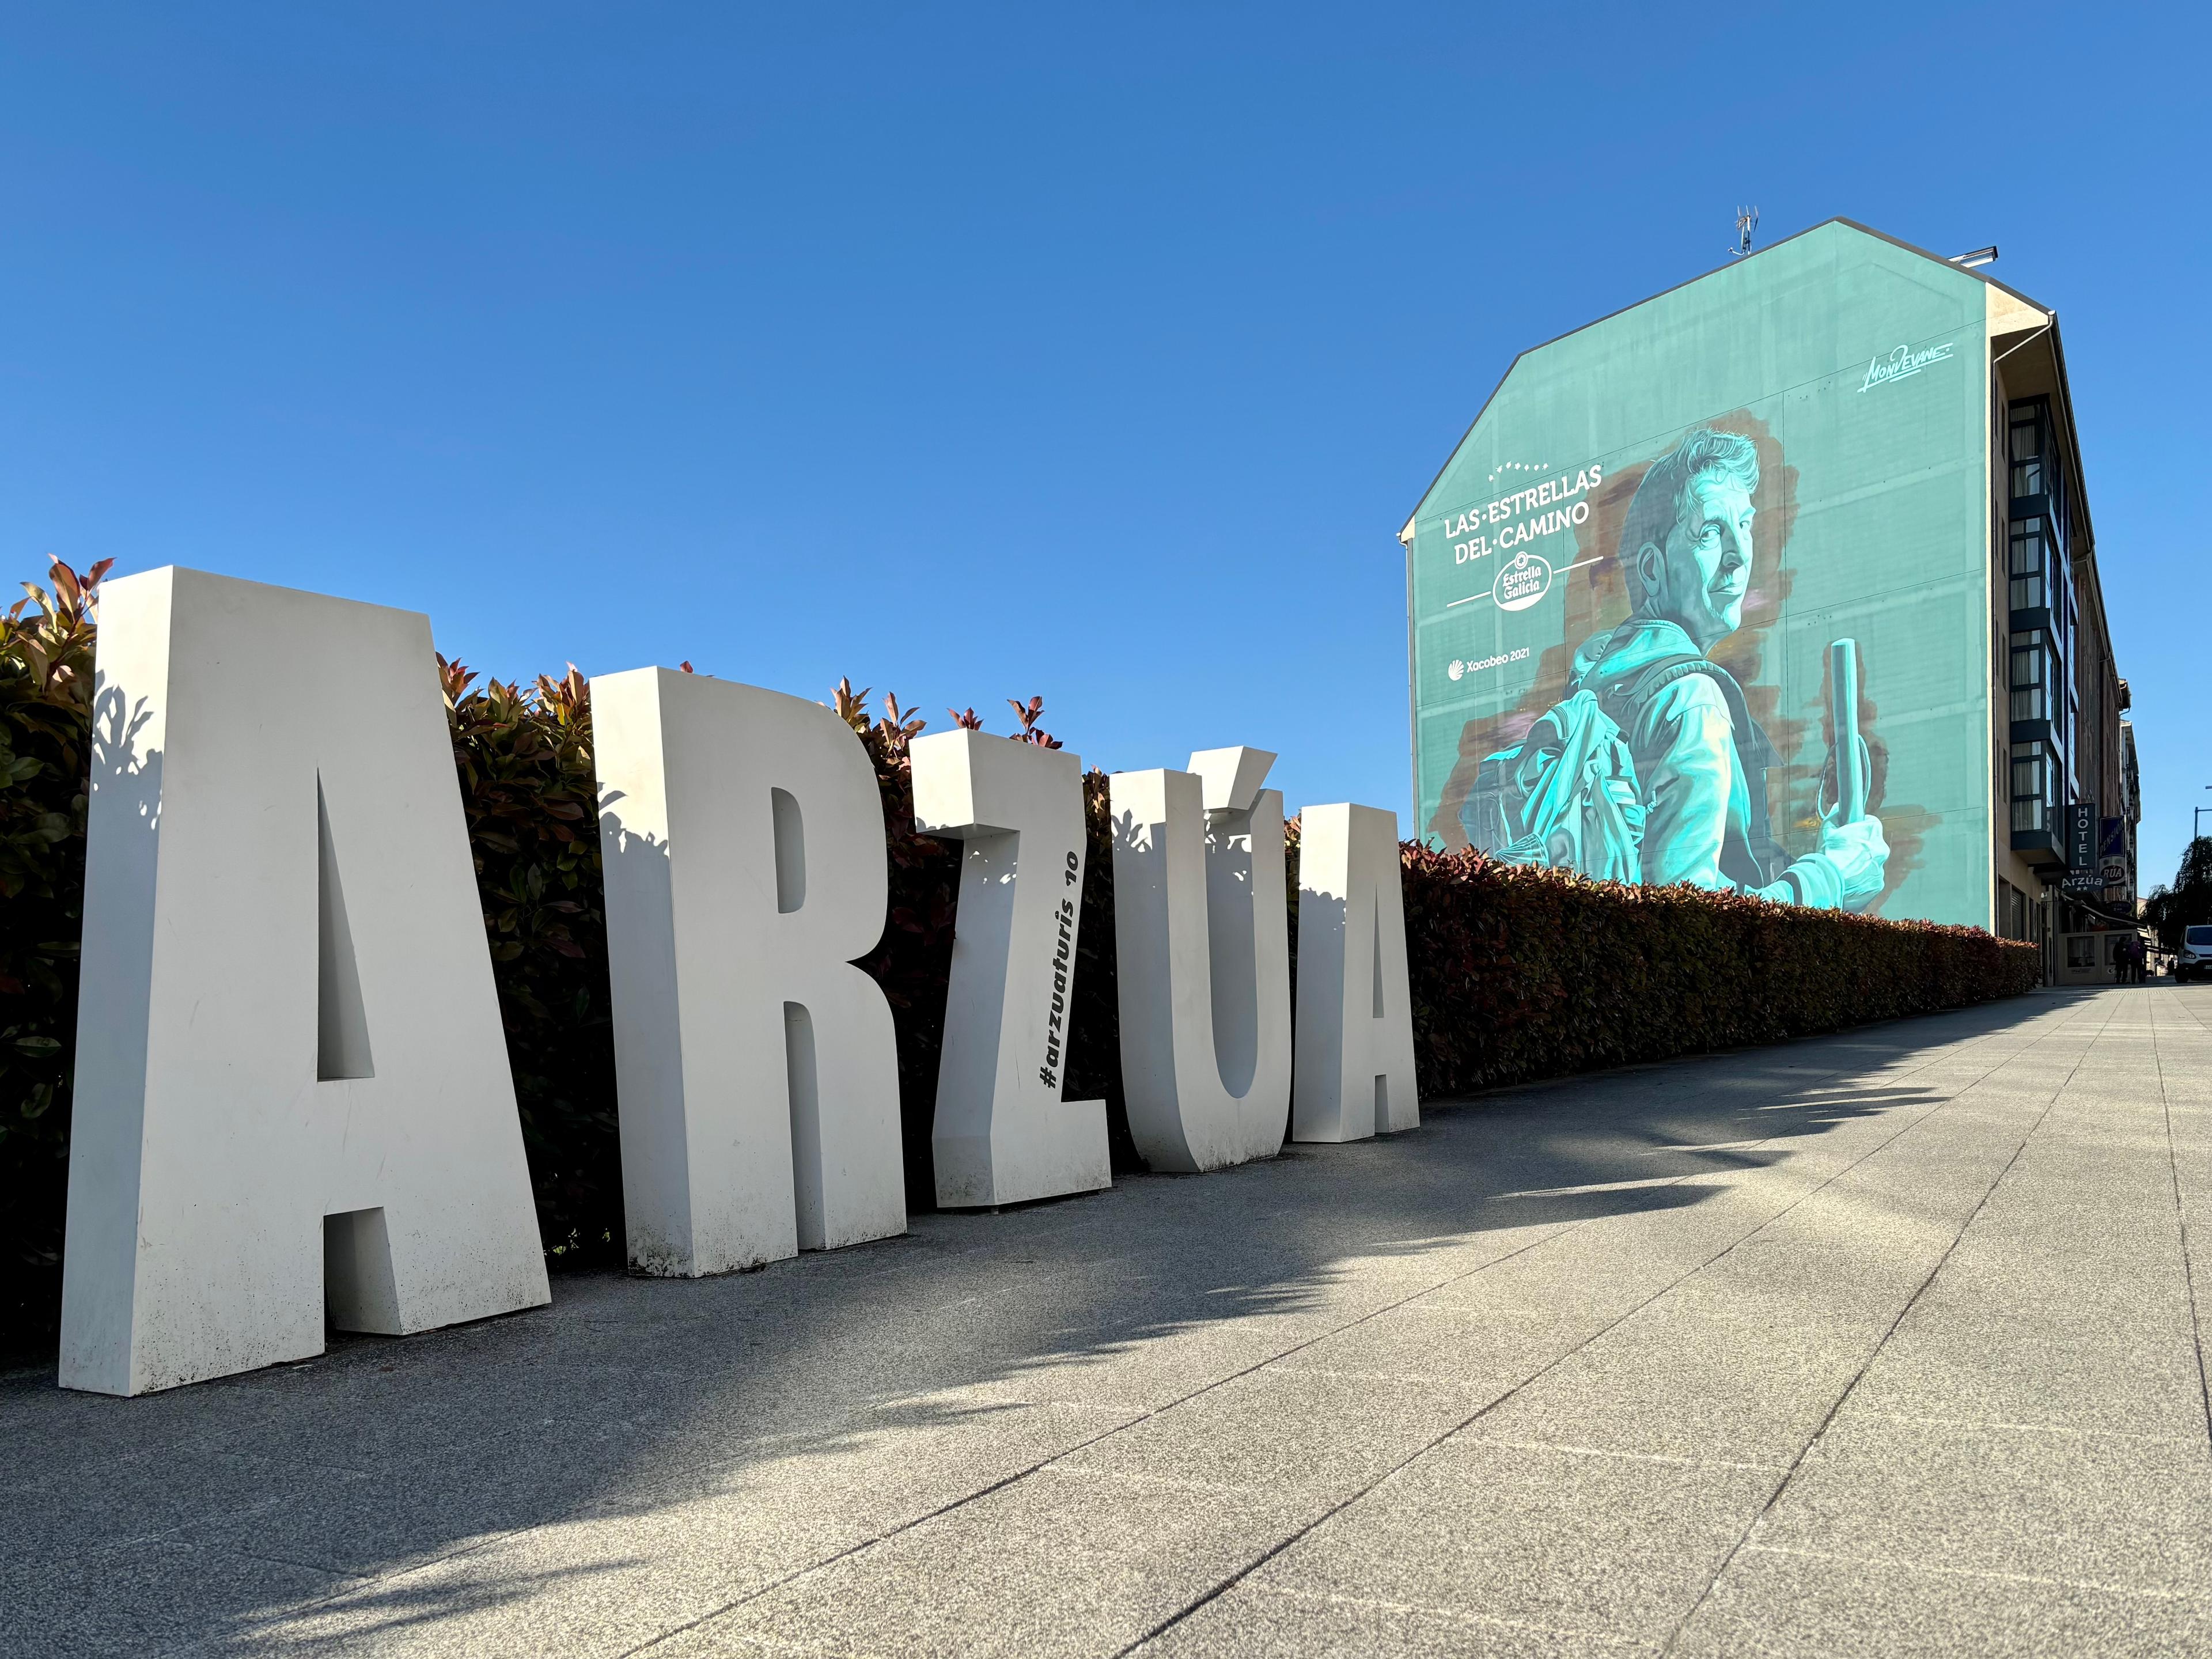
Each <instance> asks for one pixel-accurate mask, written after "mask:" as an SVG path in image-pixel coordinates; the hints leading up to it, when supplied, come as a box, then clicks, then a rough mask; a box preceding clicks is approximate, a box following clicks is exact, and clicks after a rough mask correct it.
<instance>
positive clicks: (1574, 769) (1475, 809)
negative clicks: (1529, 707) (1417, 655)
mask: <svg viewBox="0 0 2212 1659" xmlns="http://www.w3.org/2000/svg"><path fill="white" fill-rule="evenodd" d="M1688 674H1703V675H1705V676H1706V677H1707V678H1710V679H1711V680H1712V681H1713V682H1714V683H1715V684H1717V685H1718V686H1719V687H1720V690H1721V695H1722V696H1723V697H1724V698H1725V699H1726V700H1727V702H1728V708H1729V720H1730V721H1731V723H1732V724H1733V726H1734V727H1735V746H1736V757H1737V759H1738V760H1739V761H1740V762H1741V764H1742V767H1743V773H1744V782H1745V784H1746V785H1747V793H1748V794H1749V798H1750V818H1751V822H1750V824H1749V830H1750V833H1749V834H1748V836H1747V837H1746V841H1747V843H1748V844H1747V848H1746V850H1747V852H1748V854H1749V855H1750V858H1751V861H1752V864H1753V869H1752V870H1750V871H1749V872H1746V873H1747V875H1748V876H1749V877H1750V878H1751V880H1750V884H1751V885H1754V886H1757V885H1761V884H1765V882H1767V881H1769V880H1771V879H1772V878H1774V877H1775V876H1776V875H1778V873H1779V872H1780V871H1781V869H1782V867H1783V866H1784V865H1785V864H1787V863H1788V862H1789V860H1788V856H1787V854H1785V853H1784V850H1783V848H1782V846H1781V844H1780V843H1779V842H1777V841H1776V840H1775V839H1774V836H1773V835H1772V832H1771V829H1770V827H1769V825H1768V822H1767V814H1766V769H1767V768H1768V767H1770V766H1772V765H1774V764H1775V763H1777V761H1778V759H1779V757H1778V756H1777V755H1776V753H1775V751H1774V746H1773V744H1771V742H1769V741H1768V739H1767V736H1766V733H1765V732H1763V731H1761V730H1760V729H1759V723H1758V722H1757V721H1756V720H1753V719H1752V717H1751V710H1750V708H1749V707H1748V706H1747V704H1746V703H1745V701H1744V696H1743V688H1742V687H1741V686H1740V685H1738V684H1736V683H1735V676H1733V675H1731V674H1730V673H1729V671H1728V670H1726V669H1725V668H1723V667H1722V666H1721V665H1719V664H1718V663H1717V662H1715V661H1714V660H1713V659H1711V658H1710V657H1705V656H1698V655H1694V654H1689V655H1680V656H1672V657H1662V658H1661V659H1659V660H1658V661H1656V662H1654V663H1652V664H1651V665H1650V666H1648V667H1647V668H1645V669H1644V671H1642V672H1641V673H1639V674H1638V675H1636V676H1635V677H1634V678H1633V679H1631V680H1628V681H1627V682H1626V683H1625V684H1616V685H1614V686H1613V687H1612V688H1611V689H1610V690H1607V692H1605V693H1604V694H1603V695H1601V694H1599V693H1597V692H1595V691H1593V690H1590V689H1589V688H1588V687H1587V686H1580V685H1578V686H1577V688H1576V689H1575V690H1573V691H1572V692H1571V693H1570V694H1569V695H1568V696H1566V697H1565V699H1564V700H1563V701H1561V702H1557V703H1554V704H1553V706H1552V707H1551V708H1548V709H1547V710H1545V712H1544V713H1543V714H1542V715H1541V716H1540V717H1539V718H1538V719H1537V720H1536V723H1535V724H1534V726H1530V727H1529V728H1528V736H1527V737H1525V738H1522V740H1521V742H1520V743H1518V744H1515V745H1514V746H1513V747H1512V748H1510V749H1502V750H1498V752H1497V753H1495V754H1492V755H1486V756H1485V757H1483V761H1482V764H1481V767H1480V769H1478V770H1477V772H1476V773H1475V778H1474V788H1473V789H1471V790H1470V791H1469V792H1468V797H1467V800H1466V803H1465V805H1462V807H1461V808H1460V823H1461V826H1462V828H1463V829H1465V830H1466V831H1467V839H1468V845H1469V846H1471V847H1473V848H1476V849H1477V850H1478V851H1480V852H1483V853H1486V854H1489V855H1490V856H1491V857H1492V858H1494V859H1497V860H1499V861H1501V862H1503V863H1506V864H1535V865H1548V866H1552V867H1553V869H1559V870H1573V871H1577V872H1580V873H1581V874H1583V875H1585V876H1589V877H1592V878H1595V879H1596V880H1599V881H1621V882H1631V883H1640V882H1642V880H1643V879H1644V791H1643V789H1642V788H1641V787H1640V786H1639V784H1638V780H1637V776H1636V760H1635V757H1634V756H1633V755H1632V753H1631V752H1630V750H1629V746H1628V738H1627V733H1629V732H1633V731H1634V730H1635V729H1636V723H1637V721H1638V720H1641V719H1642V718H1643V716H1644V709H1645V708H1647V707H1649V706H1650V702H1651V700H1652V698H1654V697H1656V696H1658V695H1659V693H1660V692H1661V691H1662V690H1664V689H1665V688H1666V687H1668V686H1669V685H1672V684H1674V682H1675V681H1676V680H1679V679H1680V678H1683V677H1684V676H1685V675H1688Z"/></svg>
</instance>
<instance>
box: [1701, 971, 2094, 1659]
mask: <svg viewBox="0 0 2212 1659" xmlns="http://www.w3.org/2000/svg"><path fill="white" fill-rule="evenodd" d="M2073 1023H2074V1021H2073V1019H2072V1018H2069V1019H2067V1020H2065V1021H2063V1022H2062V1023H2061V1024H2060V1026H2059V1030H2060V1031H2063V1030H2065V1029H2066V1028H2067V1026H2069V1025H2071V1024H2073ZM2110 1024H2112V1014H2111V1013H2110V1012H2107V1013H2106V1018H2105V1023H2104V1024H2103V1025H2100V1026H2099V1027H2098V1028H2097V1030H2096V1032H2095V1033H2094V1034H2093V1036H2091V1037H2090V1038H2089V1040H2088V1042H2087V1043H2085V1044H2084V1045H2083V1046H2082V1049H2081V1054H2080V1055H2079V1056H2077V1057H2076V1058H2075V1061H2074V1064H2073V1065H2072V1066H2070V1067H2069V1069H2068V1071H2067V1073H2066V1075H2065V1077H2064V1078H2063V1079H2061V1080H2060V1082H2059V1085H2058V1086H2057V1088H2056V1089H2054V1090H2052V1091H2051V1098H2050V1099H2049V1100H2048V1101H2046V1102H2045V1103H2044V1106H2043V1109H2042V1110H2041V1111H2039V1112H2038V1113H2037V1114H2036V1115H2035V1121H2034V1122H2033V1123H2031V1124H2029V1125H2028V1127H2027V1132H2026V1133H2023V1134H2022V1135H2021V1138H2020V1144H2019V1145H2018V1146H2015V1147H2014V1148H2013V1150H2012V1156H2011V1157H2009V1158H2007V1159H2006V1160H2005V1162H2004V1167H2003V1168H2002V1169H2001V1170H1998V1171H1997V1173H1996V1176H1995V1178H1994V1179H1992V1180H1991V1181H1990V1184H1989V1185H1988V1186H1987V1187H1986V1188H1984V1189H1983V1192H1982V1195H1981V1198H1980V1200H1978V1201H1977V1202H1976V1204H1975V1206H1974V1207H1973V1209H1972V1212H1969V1213H1968V1215H1967V1217H1966V1220H1965V1221H1963V1222H1961V1223H1960V1226H1959V1230H1958V1231H1957V1232H1955V1233H1954V1234H1953V1235H1952V1237H1951V1242H1950V1243H1948V1244H1947V1245H1945V1246H1944V1247H1943V1252H1942V1255H1940V1256H1938V1257H1937V1258H1936V1265H1935V1266H1934V1267H1930V1268H1929V1270H1928V1275H1927V1277H1926V1278H1924V1279H1922V1280H1921V1281H1920V1285H1919V1287H1918V1288H1917V1289H1916V1290H1915V1291H1913V1292H1912V1294H1911V1296H1910V1297H1907V1298H1906V1299H1905V1305H1904V1306H1903V1307H1902V1308H1899V1310H1898V1311H1897V1317H1896V1318H1894V1319H1893V1320H1891V1321H1890V1322H1889V1327H1888V1328H1887V1330H1885V1331H1884V1332H1883V1333H1882V1335H1881V1340H1880V1341H1878V1342H1876V1343H1875V1346H1874V1348H1873V1350H1872V1352H1869V1353H1868V1355H1867V1356H1866V1358H1864V1359H1863V1360H1862V1361H1861V1362H1860V1364H1859V1367H1858V1370H1857V1372H1856V1373H1855V1374H1854V1375H1853V1376H1852V1377H1851V1380H1850V1383H1847V1384H1846V1385H1845V1386H1844V1389H1843V1391H1842V1392H1841V1393H1840V1394H1838V1395H1837V1396H1836V1398H1835V1401H1834V1402H1833V1403H1832V1405H1830V1406H1829V1407H1828V1413H1827V1415H1826V1417H1824V1418H1822V1419H1820V1427H1819V1428H1817V1429H1815V1430H1814V1431H1813V1433H1812V1437H1810V1438H1809V1439H1808V1440H1807V1441H1806V1442H1805V1443H1804V1444H1803V1445H1802V1446H1800V1447H1799V1448H1798V1449H1797V1455H1796V1457H1795V1458H1794V1459H1792V1460H1791V1462H1790V1469H1789V1472H1788V1473H1787V1474H1784V1476H1783V1477H1782V1479H1781V1480H1780V1481H1779V1482H1778V1484H1777V1485H1776V1486H1775V1488H1774V1490H1773V1491H1772V1492H1770V1493H1769V1494H1767V1498H1766V1502H1765V1504H1764V1505H1762V1506H1761V1508H1760V1509H1759V1513H1758V1514H1757V1515H1755V1516H1753V1517H1752V1519H1751V1523H1750V1524H1749V1525H1748V1526H1747V1527H1746V1528H1744V1529H1743V1531H1742V1533H1741V1534H1740V1535H1739V1536H1738V1537H1737V1539H1736V1541H1735V1544H1734V1545H1733V1546H1732V1547H1730V1548H1729V1553H1727V1554H1726V1555H1725V1556H1723V1558H1722V1559H1721V1562H1720V1565H1718V1566H1717V1567H1715V1568H1714V1569H1713V1571H1712V1574H1711V1577H1708V1578H1707V1579H1706V1581H1705V1589H1704V1590H1703V1591H1701V1592H1700V1593H1699V1596H1698V1599H1697V1600H1696V1601H1694V1602H1692V1604H1691V1606H1690V1608H1689V1611H1688V1612H1686V1613H1684V1614H1683V1615H1682V1617H1681V1618H1680V1620H1677V1621H1676V1623H1675V1626H1674V1631H1673V1632H1672V1633H1671V1634H1670V1635H1669V1636H1668V1638H1667V1643H1666V1645H1665V1647H1664V1648H1663V1649H1662V1653H1672V1652H1673V1651H1674V1649H1675V1648H1676V1646H1677V1645H1679V1644H1680V1642H1681V1639H1682V1634H1683V1632H1685V1631H1686V1630H1688V1629H1689V1627H1690V1624H1691V1621H1692V1620H1694V1619H1696V1618H1697V1616H1698V1613H1699V1609H1701V1608H1702V1607H1704V1606H1705V1603H1706V1602H1707V1601H1711V1599H1712V1594H1713V1589H1714V1588H1715V1586H1717V1584H1718V1583H1720V1582H1721V1580H1722V1579H1723V1577H1726V1576H1727V1575H1728V1570H1729V1567H1730V1566H1731V1565H1734V1564H1735V1559H1736V1558H1737V1557H1738V1556H1739V1555H1741V1553H1743V1550H1744V1547H1745V1545H1746V1544H1747V1543H1748V1542H1749V1541H1751V1540H1752V1539H1753V1537H1755V1536H1756V1535H1757V1534H1758V1532H1759V1526H1760V1523H1761V1522H1764V1521H1765V1519H1766V1517H1767V1516H1769V1515H1771V1514H1772V1513H1773V1511H1774V1506H1775V1504H1777V1503H1778V1502H1779V1501H1780V1500H1781V1498H1782V1494H1783V1493H1784V1492H1787V1491H1788V1490H1789V1489H1790V1481H1792V1480H1795V1479H1796V1476H1797V1473H1798V1471H1799V1470H1800V1469H1802V1468H1804V1465H1805V1459H1806V1456H1807V1455H1808V1454H1809V1453H1810V1452H1811V1451H1812V1449H1813V1448H1814V1447H1815V1446H1817V1445H1819V1444H1820V1439H1821V1437H1822V1436H1824V1435H1826V1433H1827V1431H1828V1428H1829V1425H1831V1424H1832V1423H1833V1422H1834V1421H1835V1420H1836V1414H1837V1413H1838V1412H1840V1411H1842V1410H1843V1408H1844V1402H1845V1401H1848V1400H1849V1399H1850V1397H1851V1395H1852V1392H1853V1391H1854V1390H1855V1389H1857V1387H1858V1386H1859V1384H1860V1383H1862V1382H1863V1381H1864V1380H1865V1377H1866V1374H1867V1371H1868V1370H1869V1368H1870V1367H1871V1366H1872V1365H1873V1364H1874V1363H1875V1360H1876V1359H1878V1358H1881V1352H1882V1350H1883V1349H1884V1348H1886V1347H1887V1346H1889V1343H1890V1340H1891V1339H1892V1338H1893V1337H1894V1336H1895V1335H1896V1334H1897V1329H1898V1327H1899V1326H1900V1325H1902V1324H1903V1323H1904V1322H1905V1316H1907V1315H1908V1314H1910V1313H1911V1311H1912V1310H1913V1308H1914V1307H1915V1306H1917V1304H1918V1303H1919V1301H1920V1298H1921V1297H1923V1296H1925V1295H1926V1294H1927V1293H1928V1287H1929V1285H1933V1284H1934V1283H1935V1282H1936V1276H1937V1275H1938V1274H1939V1273H1942V1271H1943V1267H1944V1264H1945V1263H1946V1262H1948V1261H1950V1259H1951V1256H1952V1255H1953V1253H1954V1251H1956V1250H1957V1249H1958V1248H1959V1243H1960V1240H1961V1239H1963V1238H1965V1237H1966V1233H1967V1231H1968V1230H1969V1229H1970V1228H1972V1226H1973V1225H1974V1222H1975V1220H1976V1218H1978V1217H1979V1216H1980V1215H1981V1213H1982V1212H1983V1211H1984V1209H1986V1208H1987V1207H1988V1206H1989V1201H1990V1196H1991V1195H1992V1194H1995V1193H1996V1190H1997V1188H1999V1187H2001V1186H2002V1185H2003V1184H2004V1178H2005V1176H2008V1175H2009V1174H2010V1173H2011V1172H2012V1169H2013V1166H2014V1165H2015V1164H2017V1163H2018V1162H2019V1161H2020V1156H2021V1153H2022V1152H2026V1151H2027V1146H2028V1143H2029V1142H2030V1141H2032V1140H2033V1139H2035V1133H2036V1131H2037V1130H2038V1129H2040V1128H2041V1127H2043V1123H2044V1120H2045V1118H2048V1117H2049V1116H2050V1115H2051V1111H2052V1109H2054V1108H2055V1107H2057V1104H2058V1103H2059V1101H2060V1099H2061V1098H2063V1097H2064V1095H2065V1093H2066V1089H2067V1085H2069V1084H2071V1083H2072V1082H2073V1081H2074V1079H2075V1076H2076V1075H2078V1074H2079V1073H2080V1072H2081V1067H2082V1066H2084V1065H2086V1064H2087V1063H2088V1058H2089V1053H2090V1051H2091V1050H2092V1049H2093V1048H2095V1047H2096V1043H2097V1038H2098V1037H2100V1036H2103V1035H2104V1032H2105V1030H2106V1027H2107V1026H2109V1025H2110ZM2053 1035H2057V1033H2056V1032H2054V1033H2053ZM2029 1046H2030V1047H2033V1046H2034V1045H2033V1044H2031V1045H2029ZM2023 1052H2025V1051H2023ZM1968 1086H1969V1088H1971V1087H1972V1085H1968ZM1965 1093H1966V1091H1965V1090H1962V1091H1960V1094H1959V1095H1955V1096H1954V1097H1952V1098H1953V1100H1954V1101H1956V1100H1958V1099H1959V1098H1960V1097H1963V1096H1964V1094H1965Z"/></svg>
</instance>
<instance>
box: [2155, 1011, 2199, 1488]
mask: <svg viewBox="0 0 2212 1659" xmlns="http://www.w3.org/2000/svg"><path fill="white" fill-rule="evenodd" d="M2182 1006H2183V1007H2184V1008H2185V1009H2186V1008H2187V1007H2188V1005H2187V1004H2186V1003H2184V1004H2183V1005H2182ZM2194 1017H2195V1016H2194V1014H2193V1013H2192V1014H2191V1018H2194ZM2154 1018H2155V1014H2154ZM2200 1024H2201V1022H2200ZM2150 1054H2151V1059H2152V1060H2153V1062H2154V1063H2155V1064H2156V1066H2157V1067H2158V1103H2159V1109H2160V1111H2161V1112H2162V1113H2163V1114H2164V1115H2165V1118H2166V1174H2167V1176H2168V1177H2169V1178H2170V1179H2171V1180H2172V1183H2173V1225H2174V1226H2175V1227H2176V1229H2178V1230H2179V1234H2180V1238H2181V1284H2182V1294H2183V1295H2185V1297H2188V1298H2189V1334H2190V1336H2191V1339H2192V1340H2194V1342H2195V1344H2196V1346H2197V1400H2198V1401H2199V1403H2201V1404H2202V1405H2203V1407H2204V1438H2205V1441H2206V1443H2208V1444H2212V1379H2208V1378H2207V1376H2206V1375H2205V1370H2204V1325H2203V1320H2202V1319H2201V1318H2200V1317H2199V1316H2198V1314H2197V1268H2196V1265H2195V1263H2194V1262H2193V1261H2192V1260H2191V1250H2190V1248H2189V1209H2188V1206H2186V1205H2185V1204H2184V1203H2183V1202H2182V1197H2181V1153H2180V1152H2179V1149H2178V1148H2176V1146H2174V1144H2173V1101H2172V1097H2170V1096H2169V1095H2168V1094H2167V1093H2166V1060H2165V1059H2164V1058H2163V1057H2162V1056H2161V1055H2160V1054H2159V1052H2158V1038H2157V1036H2156V1033H2155V1030H2154V1033H2153V1035H2152V1037H2151V1042H2150Z"/></svg>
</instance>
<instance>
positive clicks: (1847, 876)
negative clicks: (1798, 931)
mask: <svg viewBox="0 0 2212 1659" xmlns="http://www.w3.org/2000/svg"><path fill="white" fill-rule="evenodd" d="M1820 851H1821V854H1823V855H1824V856H1825V857H1826V859H1827V860H1828V862H1829V863H1830V864H1831V865H1832V866H1834V868H1835V872H1836V873H1837V875H1838V876H1839V877H1841V878H1842V879H1843V896H1842V899H1841V901H1840V903H1841V906H1842V908H1844V909H1846V910H1863V909H1865V908H1866V907H1867V906H1868V905H1869V904H1871V903H1873V902H1875V899H1877V898H1879V897H1881V878H1882V869H1883V866H1886V865H1887V863H1888V862H1889V843H1888V842H1887V841H1885V840H1883V839H1882V834H1881V819H1880V818H1877V817H1873V816H1872V815H1871V814H1869V816H1868V817H1863V818H1854V819H1852V820H1851V821H1850V823H1829V824H1823V825H1822V826H1821V828H1820Z"/></svg>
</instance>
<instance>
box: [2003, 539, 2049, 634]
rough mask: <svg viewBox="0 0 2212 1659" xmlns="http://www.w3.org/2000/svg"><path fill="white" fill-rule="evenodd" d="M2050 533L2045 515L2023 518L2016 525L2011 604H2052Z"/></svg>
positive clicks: (2036, 607)
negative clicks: (2046, 529)
mask: <svg viewBox="0 0 2212 1659" xmlns="http://www.w3.org/2000/svg"><path fill="white" fill-rule="evenodd" d="M2050 539H2051V538H2050V537H2049V536H2048V535H2046V534H2045V530H2044V524H2043V520H2041V519H2038V518H2027V519H2022V520H2020V521H2019V522H2018V523H2016V524H2015V525H2014V526H2013V527H2012V557H2011V561H2010V563H2009V565H2008V569H2009V571H2010V573H2011V575H2012V595H2011V605H2012V608H2013V609H2014V610H2015V611H2047V610H2049V609H2050V608H2051V581H2050V577H2051V548H2050Z"/></svg>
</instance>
